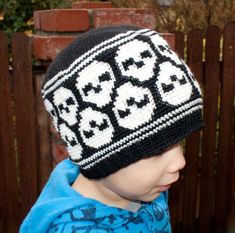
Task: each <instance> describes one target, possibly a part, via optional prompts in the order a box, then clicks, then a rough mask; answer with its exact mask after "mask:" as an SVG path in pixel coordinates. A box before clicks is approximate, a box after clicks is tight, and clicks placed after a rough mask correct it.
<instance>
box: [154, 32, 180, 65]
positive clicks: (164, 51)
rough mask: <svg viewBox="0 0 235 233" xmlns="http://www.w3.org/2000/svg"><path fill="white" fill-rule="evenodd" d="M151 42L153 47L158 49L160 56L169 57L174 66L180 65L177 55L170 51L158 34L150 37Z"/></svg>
mask: <svg viewBox="0 0 235 233" xmlns="http://www.w3.org/2000/svg"><path fill="white" fill-rule="evenodd" d="M150 38H151V41H152V42H153V44H154V46H155V47H156V48H157V49H158V52H159V53H160V54H161V55H162V56H166V57H170V58H171V60H173V61H174V62H175V63H176V64H181V61H180V59H179V57H178V55H177V54H176V53H175V52H174V51H172V50H171V48H170V46H169V45H168V43H167V42H166V41H165V40H164V39H163V38H162V37H161V36H160V35H158V34H154V35H152V36H150Z"/></svg>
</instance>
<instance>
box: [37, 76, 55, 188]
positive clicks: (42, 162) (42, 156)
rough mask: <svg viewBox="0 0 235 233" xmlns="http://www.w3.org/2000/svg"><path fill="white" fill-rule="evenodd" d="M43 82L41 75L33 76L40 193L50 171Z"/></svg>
mask: <svg viewBox="0 0 235 233" xmlns="http://www.w3.org/2000/svg"><path fill="white" fill-rule="evenodd" d="M43 80H44V75H43V74H35V75H34V83H35V92H36V94H35V103H36V110H37V114H36V115H37V139H38V140H37V142H38V144H37V145H38V146H37V149H38V182H39V190H40V191H41V190H42V188H43V187H44V185H45V183H46V181H47V180H48V177H49V175H50V173H51V170H52V149H51V143H50V141H51V136H50V130H49V122H48V115H47V113H46V110H45V107H44V104H43V101H42V96H41V86H42V82H43Z"/></svg>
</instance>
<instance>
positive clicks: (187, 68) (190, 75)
mask: <svg viewBox="0 0 235 233" xmlns="http://www.w3.org/2000/svg"><path fill="white" fill-rule="evenodd" d="M181 61H182V63H183V64H184V65H185V67H186V70H187V73H188V75H189V77H190V79H191V80H192V82H193V84H194V86H195V87H196V89H197V90H198V92H199V94H200V95H202V91H201V87H200V85H199V83H198V81H197V80H196V79H195V78H194V76H193V73H192V72H191V70H190V69H189V67H188V66H187V64H186V63H185V62H184V61H183V60H182V59H181Z"/></svg>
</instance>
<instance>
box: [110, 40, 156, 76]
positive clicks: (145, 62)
mask: <svg viewBox="0 0 235 233" xmlns="http://www.w3.org/2000/svg"><path fill="white" fill-rule="evenodd" d="M116 54H117V55H116V57H115V60H116V62H117V64H118V67H119V69H120V70H121V74H122V76H123V77H129V78H134V79H138V80H139V81H145V80H149V79H150V78H152V77H153V76H154V66H155V63H156V60H157V57H156V55H155V53H154V52H153V50H152V49H151V47H150V45H149V44H148V43H147V42H144V41H141V40H137V39H135V40H133V41H130V42H128V43H126V44H124V45H121V46H120V47H118V50H117V53H116Z"/></svg>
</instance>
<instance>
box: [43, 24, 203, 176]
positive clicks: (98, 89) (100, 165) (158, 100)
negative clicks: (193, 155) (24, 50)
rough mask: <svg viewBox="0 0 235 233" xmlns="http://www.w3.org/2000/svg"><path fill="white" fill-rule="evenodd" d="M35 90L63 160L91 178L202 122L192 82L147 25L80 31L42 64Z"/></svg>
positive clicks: (195, 85) (161, 146)
mask: <svg viewBox="0 0 235 233" xmlns="http://www.w3.org/2000/svg"><path fill="white" fill-rule="evenodd" d="M42 96H43V99H44V103H45V106H46V109H47V111H48V112H49V114H50V116H51V117H52V120H53V123H54V125H55V128H56V129H57V130H58V132H59V134H60V136H61V137H62V138H63V139H64V141H65V142H66V144H67V150H68V152H69V155H70V159H71V160H72V161H73V162H75V163H76V164H78V165H79V167H80V170H81V173H82V174H83V175H84V176H86V177H88V178H91V179H99V178H102V177H105V176H108V175H109V174H112V173H114V172H116V171H118V170H119V169H121V168H123V167H125V166H128V165H129V164H131V163H134V162H136V161H138V160H140V159H142V158H146V157H149V156H153V155H158V154H160V153H162V152H163V151H164V150H166V148H168V147H169V146H171V145H173V144H176V143H178V142H180V141H181V140H183V139H184V138H186V137H187V136H188V135H190V134H191V133H192V132H194V131H196V130H199V129H202V128H203V127H205V123H204V122H203V117H202V108H203V100H202V92H201V89H200V86H199V83H198V82H197V81H196V79H195V78H194V76H193V74H192V72H191V71H190V69H189V67H188V66H187V65H186V64H185V63H184V61H183V60H182V59H180V58H179V57H178V56H177V55H176V53H175V52H173V51H172V50H171V49H170V47H169V45H168V43H167V42H166V41H165V40H164V39H163V38H162V37H161V36H160V35H159V33H157V32H155V31H152V30H150V29H143V28H138V27H134V26H126V25H121V26H111V27H104V28H98V29H94V30H91V31H89V32H87V33H84V34H82V35H81V36H79V37H78V38H77V39H76V40H75V41H73V42H72V43H71V44H70V45H69V46H68V47H67V48H65V49H64V50H63V51H62V52H61V53H60V54H59V55H58V56H57V57H56V59H55V60H54V61H53V62H52V64H51V65H50V67H49V69H48V72H47V75H46V79H45V82H44V84H43V88H42Z"/></svg>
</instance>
